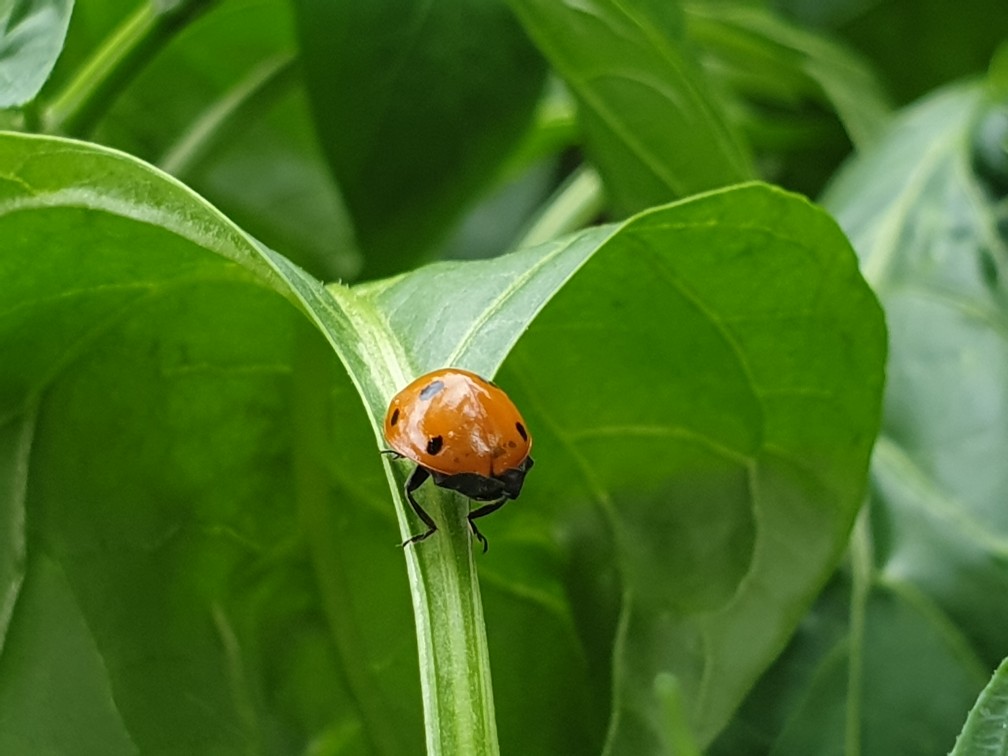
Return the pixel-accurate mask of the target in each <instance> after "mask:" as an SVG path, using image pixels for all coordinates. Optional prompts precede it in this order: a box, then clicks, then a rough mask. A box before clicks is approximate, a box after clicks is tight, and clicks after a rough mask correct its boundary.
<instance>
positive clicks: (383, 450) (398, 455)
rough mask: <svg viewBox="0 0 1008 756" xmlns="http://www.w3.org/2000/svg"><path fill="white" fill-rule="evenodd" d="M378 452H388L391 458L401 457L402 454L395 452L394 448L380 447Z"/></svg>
mask: <svg viewBox="0 0 1008 756" xmlns="http://www.w3.org/2000/svg"><path fill="white" fill-rule="evenodd" d="M378 453H379V454H388V455H389V456H390V457H392V459H402V458H403V455H402V454H400V453H399V452H397V451H396V450H395V449H382V450H381V451H380V452H378Z"/></svg>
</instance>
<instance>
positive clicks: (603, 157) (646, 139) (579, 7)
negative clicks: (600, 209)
mask: <svg viewBox="0 0 1008 756" xmlns="http://www.w3.org/2000/svg"><path fill="white" fill-rule="evenodd" d="M509 1H510V4H511V6H512V7H513V8H514V10H515V13H517V14H518V17H519V18H520V19H521V20H522V23H523V24H524V25H525V28H526V29H527V30H528V33H529V35H530V36H531V37H532V38H533V39H534V40H535V41H536V43H537V44H538V45H539V48H540V49H541V50H542V51H543V54H545V55H546V57H547V58H548V59H549V61H550V63H552V65H553V67H554V68H555V69H556V70H557V72H558V73H559V74H560V75H561V76H562V77H563V78H564V80H565V81H566V82H567V84H568V85H569V86H570V88H571V89H572V90H573V92H574V94H575V95H576V96H577V99H578V103H579V106H580V114H579V118H580V120H581V123H582V126H583V128H584V131H585V139H586V141H587V146H588V149H589V150H590V152H591V156H592V158H593V160H594V161H595V162H596V164H597V165H598V168H599V172H600V173H601V174H602V177H603V179H604V180H605V182H606V187H607V189H608V191H609V193H610V195H611V197H612V199H613V200H614V202H615V203H616V205H617V206H618V208H619V209H620V210H622V211H624V212H633V211H637V210H642V209H644V208H646V207H649V206H652V205H657V204H661V203H665V202H669V201H671V200H673V199H676V198H679V197H683V196H686V195H688V194H692V193H695V192H698V191H702V190H705V189H712V188H715V187H719V186H724V185H726V184H732V183H737V182H739V181H744V180H746V179H749V178H752V177H753V168H752V166H751V164H750V160H749V156H748V155H747V153H746V149H745V147H744V145H743V144H742V142H741V141H740V139H739V137H738V135H737V134H735V133H733V131H732V130H731V128H730V127H729V126H728V124H727V121H726V119H725V118H724V116H723V114H722V113H721V112H720V105H719V103H718V102H717V101H716V99H715V98H714V97H713V96H712V94H711V92H710V90H709V89H708V87H707V85H706V82H705V81H704V79H703V77H702V75H701V72H700V69H699V67H698V66H697V65H695V62H694V61H693V60H692V59H691V58H690V56H689V55H688V54H687V52H686V49H687V45H686V44H685V43H684V41H683V34H682V19H681V11H680V10H679V8H678V5H677V4H675V3H669V2H665V0H634V1H633V2H614V1H613V0H588V2H577V3H575V2H556V0H509Z"/></svg>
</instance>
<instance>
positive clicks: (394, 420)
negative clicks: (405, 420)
mask: <svg viewBox="0 0 1008 756" xmlns="http://www.w3.org/2000/svg"><path fill="white" fill-rule="evenodd" d="M398 422H399V408H398V407H396V408H395V409H394V410H393V411H392V417H390V418H389V421H388V424H389V425H395V424H396V423H398Z"/></svg>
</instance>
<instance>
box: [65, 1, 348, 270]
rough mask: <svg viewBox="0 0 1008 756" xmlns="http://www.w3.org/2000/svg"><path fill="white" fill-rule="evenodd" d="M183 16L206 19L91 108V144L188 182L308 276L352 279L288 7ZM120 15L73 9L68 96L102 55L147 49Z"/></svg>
mask: <svg viewBox="0 0 1008 756" xmlns="http://www.w3.org/2000/svg"><path fill="white" fill-rule="evenodd" d="M187 5H188V6H190V8H191V9H190V11H189V13H193V12H194V10H192V8H193V7H195V6H200V5H203V6H206V5H209V6H210V7H209V8H205V9H201V8H200V7H195V10H199V11H200V12H199V13H198V14H197V15H196V16H195V18H192V19H189V18H187V19H183V20H184V21H186V23H184V24H181V25H180V26H179V28H176V27H175V26H172V27H171V29H170V33H169V34H168V35H167V38H166V39H163V40H161V41H160V42H158V44H159V45H160V48H159V49H157V50H156V51H155V52H156V54H153V55H152V57H151V60H150V61H149V62H148V63H146V65H144V66H138V67H135V68H133V69H130V70H128V71H127V72H126V74H125V76H124V79H125V80H124V81H122V82H120V83H119V88H120V91H118V92H117V94H116V96H115V97H114V98H111V97H110V98H106V99H105V100H103V101H102V102H100V103H99V104H98V105H97V106H95V108H94V109H95V110H96V111H97V112H96V113H95V114H94V116H93V117H92V120H93V121H94V123H93V124H92V126H91V128H90V130H89V131H88V136H89V138H91V139H93V140H95V141H97V142H100V143H102V144H107V145H109V146H112V147H116V148H117V149H121V150H125V151H127V152H129V153H130V154H132V155H135V156H136V157H139V158H142V159H144V160H147V161H149V162H152V163H154V164H156V165H158V166H159V167H161V168H162V169H163V170H165V171H167V172H169V173H171V174H172V175H174V176H176V177H177V178H180V179H181V180H183V181H185V182H186V183H187V184H188V185H190V186H192V187H193V188H194V189H196V190H197V191H199V192H200V193H201V194H202V195H203V196H204V197H206V198H207V199H209V200H210V201H211V202H213V203H214V204H215V205H216V206H217V207H219V208H220V209H221V210H222V211H224V212H226V213H227V214H228V216H229V217H230V218H231V219H232V220H234V221H236V222H238V223H241V224H242V227H243V228H245V229H246V230H247V231H249V232H250V233H252V234H254V235H255V236H256V238H257V239H260V240H261V241H263V242H264V243H265V244H267V245H269V246H270V247H272V248H274V249H283V250H284V252H285V254H286V256H287V257H289V258H290V259H292V260H294V261H295V262H297V263H298V264H299V265H301V266H302V267H305V268H306V269H308V270H310V271H311V272H312V273H314V274H315V275H317V276H319V277H322V278H326V279H337V278H351V277H353V276H354V275H355V274H356V272H357V271H358V270H359V269H360V265H361V261H360V258H359V255H358V254H357V250H356V248H355V242H354V239H353V233H352V229H351V228H350V223H349V219H348V217H347V213H346V210H345V208H344V207H343V205H342V199H341V197H340V195H339V192H338V190H337V188H336V187H335V185H334V183H333V180H332V177H331V175H330V172H329V167H328V165H327V163H326V160H325V157H324V155H323V154H322V151H321V148H320V146H319V144H318V142H317V138H316V136H315V133H314V124H313V123H312V116H311V112H310V108H309V104H308V100H307V95H306V93H305V88H304V83H303V81H302V77H301V73H300V69H299V67H298V65H297V63H296V53H297V42H296V38H295V33H294V19H293V15H292V11H291V8H290V6H289V3H287V2H285V1H284V0H230V1H229V2H227V3H210V4H208V3H205V2H201V1H200V0H197V1H196V2H193V0H189V2H187ZM127 10H128V9H127V8H125V7H124V4H123V3H121V2H118V1H117V0H92V1H91V2H89V3H87V4H85V5H84V6H82V7H80V8H78V9H77V18H76V21H75V23H74V24H73V25H72V26H71V28H70V34H69V37H68V40H67V45H68V56H69V58H70V60H69V61H68V66H67V67H63V65H62V62H61V67H60V68H59V69H58V70H57V71H56V73H55V74H54V77H53V78H54V80H55V81H54V82H53V83H54V84H58V85H60V86H61V87H62V90H63V91H65V90H66V89H67V88H70V89H72V88H73V87H72V82H73V80H74V74H75V73H76V72H77V71H78V70H82V69H86V67H87V66H91V65H94V62H95V61H96V60H101V59H103V57H105V56H108V55H109V54H110V53H109V50H108V48H109V47H110V46H112V47H116V46H118V47H124V46H129V45H131V44H132V45H144V44H152V43H149V42H147V41H145V38H144V37H143V36H142V34H141V32H140V31H138V30H137V27H140V26H141V25H140V23H139V22H138V21H137V19H136V18H134V16H132V15H130V14H129V13H127ZM148 23H149V24H154V25H156V24H158V23H160V24H178V21H177V20H172V19H171V18H169V19H168V21H158V20H156V19H151V20H149V21H148ZM141 28H142V27H141ZM150 34H154V32H150ZM69 64H73V66H69ZM46 94H50V95H51V96H53V97H57V98H59V97H61V95H59V94H58V93H55V94H54V93H52V90H51V89H47V90H46Z"/></svg>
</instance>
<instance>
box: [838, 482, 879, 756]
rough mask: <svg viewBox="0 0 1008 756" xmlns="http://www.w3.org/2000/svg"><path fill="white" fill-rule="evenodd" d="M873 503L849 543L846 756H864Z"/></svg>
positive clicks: (863, 511) (863, 509)
mask: <svg viewBox="0 0 1008 756" xmlns="http://www.w3.org/2000/svg"><path fill="white" fill-rule="evenodd" d="M870 506H871V504H870V502H866V503H865V505H864V506H863V507H861V511H860V513H858V518H857V521H856V522H855V524H854V532H853V534H852V537H851V541H850V560H851V582H852V586H851V608H850V657H849V662H848V664H849V666H848V669H847V716H846V722H845V727H844V730H845V733H844V754H845V755H846V756H860V754H861V716H862V710H861V706H862V692H861V687H862V685H863V682H864V675H863V672H864V627H865V618H866V617H867V613H868V593H869V591H870V590H871V583H872V578H873V574H874V556H873V552H874V546H873V544H872V537H871V523H870V519H869V518H870V509H869V508H870Z"/></svg>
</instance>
